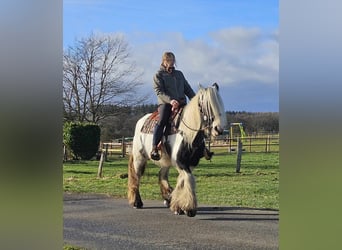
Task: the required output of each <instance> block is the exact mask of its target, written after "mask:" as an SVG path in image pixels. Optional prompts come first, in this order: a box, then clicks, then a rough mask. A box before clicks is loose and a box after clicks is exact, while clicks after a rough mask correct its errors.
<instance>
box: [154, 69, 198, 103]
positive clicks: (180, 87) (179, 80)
mask: <svg viewBox="0 0 342 250" xmlns="http://www.w3.org/2000/svg"><path fill="white" fill-rule="evenodd" d="M153 88H154V90H155V92H156V94H157V97H158V104H164V103H170V101H171V100H172V99H174V100H177V101H178V102H179V103H180V105H185V104H186V96H187V97H188V98H189V99H191V98H193V97H194V96H195V92H194V91H193V89H192V88H191V86H190V85H189V83H188V81H187V80H186V79H185V77H184V75H183V73H182V72H181V71H179V70H176V69H174V70H173V71H172V73H168V72H167V71H166V69H165V67H164V66H160V69H159V70H158V72H157V73H156V74H155V76H154V78H153Z"/></svg>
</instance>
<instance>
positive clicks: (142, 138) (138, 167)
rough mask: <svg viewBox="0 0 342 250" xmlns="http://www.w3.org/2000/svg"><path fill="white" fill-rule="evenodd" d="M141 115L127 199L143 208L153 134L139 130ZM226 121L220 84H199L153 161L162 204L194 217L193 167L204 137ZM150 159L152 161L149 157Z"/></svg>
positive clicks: (217, 133)
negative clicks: (172, 173) (172, 179)
mask: <svg viewBox="0 0 342 250" xmlns="http://www.w3.org/2000/svg"><path fill="white" fill-rule="evenodd" d="M150 115H151V114H147V115H145V116H144V117H142V118H140V119H139V120H138V122H137V124H136V127H135V134H134V138H133V146H132V154H131V156H130V159H129V163H128V201H129V204H130V205H131V206H133V207H135V208H142V207H143V202H142V200H141V197H140V192H139V185H140V178H141V177H142V176H143V174H144V171H145V167H146V162H147V160H149V159H150V152H151V150H152V136H153V135H152V134H151V133H142V132H141V131H142V127H143V125H144V123H145V120H146V119H148V118H149V116H150ZM226 124H227V118H226V114H225V110H224V106H223V102H222V99H221V96H220V94H219V87H218V85H217V84H216V83H214V84H213V85H212V86H210V87H208V88H203V87H201V86H200V88H199V91H198V92H197V94H196V95H195V96H194V97H193V98H192V99H191V100H190V102H189V103H188V104H187V105H186V106H185V107H184V109H183V112H182V114H181V116H180V122H179V127H178V131H177V133H175V134H172V135H168V137H167V139H166V140H165V138H164V142H163V146H162V148H161V159H160V160H159V161H154V163H155V164H156V165H159V166H160V171H159V185H160V190H161V195H162V197H163V198H164V204H165V205H166V206H167V207H169V208H170V209H171V211H172V212H174V213H175V214H183V213H185V214H187V216H190V217H193V216H195V215H196V213H197V198H196V191H195V186H196V185H195V178H194V176H193V174H192V171H193V168H194V167H195V166H197V165H198V163H199V160H200V158H201V157H203V151H204V147H205V144H204V138H205V136H213V137H215V136H217V135H219V134H222V132H223V129H224V128H225V126H226ZM152 161H153V160H152ZM170 166H175V167H176V169H177V171H178V173H179V175H178V178H177V184H176V187H175V188H174V189H173V188H172V187H171V186H170V184H169V180H168V174H169V169H170Z"/></svg>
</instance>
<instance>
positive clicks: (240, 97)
mask: <svg viewBox="0 0 342 250" xmlns="http://www.w3.org/2000/svg"><path fill="white" fill-rule="evenodd" d="M278 8H279V2H278V1H276V0H253V1H250V0H212V1H210V0H187V1H184V0H174V1H154V0H150V1H138V0H126V1H123V0H120V1H119V0H112V1H109V0H64V1H63V47H64V49H66V48H68V47H69V46H73V45H74V42H75V40H76V39H79V38H82V37H87V36H89V35H90V34H91V33H96V34H106V35H108V34H110V35H113V36H117V35H120V36H123V37H124V39H125V40H126V41H127V42H128V44H129V51H130V55H131V58H130V59H131V60H132V61H133V62H134V63H135V64H136V65H137V70H138V71H139V72H141V73H142V77H141V81H142V82H143V83H144V85H143V86H142V88H141V91H142V92H144V93H145V92H146V93H150V95H149V96H150V97H149V98H148V99H147V100H146V103H157V98H156V96H155V94H154V92H153V88H152V82H153V76H154V74H155V73H156V71H157V70H158V69H159V66H160V63H161V56H162V54H163V52H165V51H172V52H174V54H175V55H176V60H177V69H179V70H181V71H182V72H183V74H184V75H185V77H186V79H187V80H188V82H189V83H190V85H191V86H192V88H193V89H194V91H195V92H196V91H197V90H198V88H199V84H201V85H202V86H204V87H206V86H210V85H211V84H213V83H214V82H217V83H218V84H219V86H220V92H221V96H222V99H223V102H224V106H225V110H226V111H246V112H279V77H278V76H279V42H278V41H279V10H278Z"/></svg>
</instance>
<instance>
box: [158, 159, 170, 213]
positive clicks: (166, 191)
mask: <svg viewBox="0 0 342 250" xmlns="http://www.w3.org/2000/svg"><path fill="white" fill-rule="evenodd" d="M169 169H170V167H169V166H167V167H161V169H160V170H159V185H160V192H161V195H162V197H163V198H164V204H165V206H166V207H170V202H171V193H172V191H173V188H172V187H171V186H170V184H169Z"/></svg>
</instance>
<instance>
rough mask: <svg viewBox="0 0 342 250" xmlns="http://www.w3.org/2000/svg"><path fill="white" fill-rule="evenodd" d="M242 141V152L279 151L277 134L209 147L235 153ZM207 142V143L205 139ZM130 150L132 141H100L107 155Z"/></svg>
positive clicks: (223, 141)
mask: <svg viewBox="0 0 342 250" xmlns="http://www.w3.org/2000/svg"><path fill="white" fill-rule="evenodd" d="M239 139H240V140H241V142H242V151H243V152H266V153H269V152H279V134H278V135H266V136H250V137H244V138H223V139H216V140H213V141H211V142H210V145H209V146H210V148H212V149H222V150H224V151H226V152H228V153H235V152H237V151H238V150H237V149H238V141H239ZM207 143H209V142H208V141H207ZM131 150H132V142H126V141H125V140H121V142H104V143H101V146H100V151H101V152H104V153H105V157H107V155H119V156H122V157H125V156H126V155H129V154H130V153H131Z"/></svg>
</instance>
